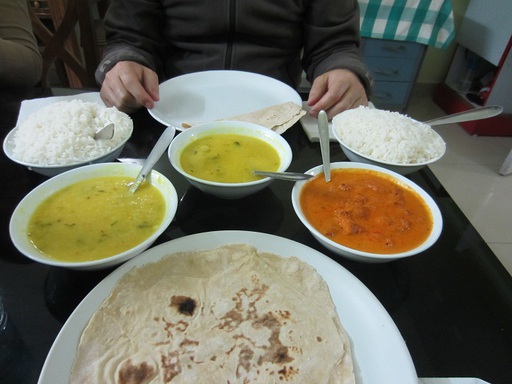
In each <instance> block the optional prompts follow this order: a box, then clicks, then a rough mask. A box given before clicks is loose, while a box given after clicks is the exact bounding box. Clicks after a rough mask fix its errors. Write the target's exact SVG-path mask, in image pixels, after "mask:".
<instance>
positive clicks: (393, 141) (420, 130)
mask: <svg viewBox="0 0 512 384" xmlns="http://www.w3.org/2000/svg"><path fill="white" fill-rule="evenodd" d="M332 123H333V130H334V131H335V133H336V135H337V137H338V138H339V139H341V140H342V141H343V143H344V144H345V145H346V146H347V147H349V148H351V149H353V150H355V151H357V152H359V153H361V154H363V155H365V156H368V157H369V158H371V159H373V160H377V161H382V162H389V163H394V164H418V163H425V162H427V161H430V160H433V159H435V158H438V157H440V156H442V155H443V154H444V152H445V147H446V144H445V142H444V141H443V139H442V138H441V137H440V136H439V135H438V134H437V133H436V132H435V131H434V130H433V129H432V128H431V127H430V126H429V125H428V124H424V123H421V122H419V121H417V120H414V119H411V118H410V117H408V116H405V115H402V114H400V113H398V112H391V111H385V110H380V109H375V108H370V107H365V106H360V107H357V108H354V109H351V110H347V111H345V112H342V113H340V114H338V115H336V116H335V117H334V118H333V120H332Z"/></svg>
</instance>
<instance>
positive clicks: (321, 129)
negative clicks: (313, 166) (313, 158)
mask: <svg viewBox="0 0 512 384" xmlns="http://www.w3.org/2000/svg"><path fill="white" fill-rule="evenodd" d="M318 136H319V138H320V151H321V152H322V162H323V164H324V176H325V182H329V181H331V157H330V152H329V151H330V148H329V123H328V120H327V113H325V111H324V110H322V111H320V112H318Z"/></svg>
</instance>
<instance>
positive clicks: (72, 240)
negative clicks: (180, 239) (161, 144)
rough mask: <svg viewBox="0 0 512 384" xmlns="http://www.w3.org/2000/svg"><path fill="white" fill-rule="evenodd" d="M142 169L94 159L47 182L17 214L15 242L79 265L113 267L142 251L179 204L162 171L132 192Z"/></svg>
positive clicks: (28, 252) (39, 256)
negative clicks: (98, 162) (94, 161)
mask: <svg viewBox="0 0 512 384" xmlns="http://www.w3.org/2000/svg"><path fill="white" fill-rule="evenodd" d="M140 168H141V167H140V166H138V165H134V164H123V163H102V164H93V165H87V166H83V167H80V168H75V169H72V170H70V171H67V172H64V173H61V174H59V175H57V176H55V177H53V178H51V179H49V180H47V181H46V182H44V183H42V184H41V185H39V186H38V187H36V188H35V189H33V190H32V191H31V192H29V193H28V194H27V195H26V196H25V197H24V198H23V200H21V202H20V203H19V204H18V206H17V207H16V209H15V210H14V212H13V214H12V217H11V221H10V224H9V232H10V236H11V239H12V242H13V243H14V245H15V247H16V248H17V249H18V250H19V251H20V252H21V253H22V254H24V255H25V256H26V257H28V258H30V259H32V260H35V261H37V262H40V263H43V264H47V265H52V266H58V267H65V268H70V269H76V270H94V269H103V268H109V267H113V266H116V265H118V264H121V263H123V262H125V261H127V260H129V259H131V258H133V257H134V256H136V255H138V254H140V253H141V252H143V251H144V250H146V249H147V248H149V247H150V246H151V245H152V244H153V242H154V241H155V240H156V239H157V238H158V237H159V236H160V235H161V234H162V233H163V232H164V231H165V230H166V229H167V227H168V226H169V224H170V223H171V221H172V220H173V218H174V215H175V214H176V211H177V208H178V195H177V192H176V189H175V188H174V186H173V184H172V183H171V182H170V181H169V180H168V179H167V178H166V177H165V176H164V175H162V174H161V173H159V172H157V171H154V170H153V171H151V172H150V174H149V175H148V177H147V178H146V181H144V182H143V183H142V184H141V186H140V187H139V188H138V189H137V191H135V193H131V192H130V191H129V186H130V185H131V184H132V183H133V181H134V179H135V177H136V176H137V174H138V172H139V171H140Z"/></svg>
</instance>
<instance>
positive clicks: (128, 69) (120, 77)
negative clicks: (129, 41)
mask: <svg viewBox="0 0 512 384" xmlns="http://www.w3.org/2000/svg"><path fill="white" fill-rule="evenodd" d="M100 96H101V99H102V100H103V102H104V103H105V105H106V106H107V107H116V108H117V109H119V110H120V111H122V112H126V113H130V112H134V111H136V110H137V109H139V108H141V107H146V108H148V109H151V108H153V107H154V105H155V101H158V99H159V94H158V75H157V74H156V73H155V72H154V71H153V70H151V69H149V68H147V67H145V66H143V65H141V64H138V63H135V62H133V61H120V62H119V63H117V64H116V65H114V66H113V67H112V68H111V69H110V70H109V71H108V72H107V73H106V75H105V80H104V81H103V84H102V85H101V90H100Z"/></svg>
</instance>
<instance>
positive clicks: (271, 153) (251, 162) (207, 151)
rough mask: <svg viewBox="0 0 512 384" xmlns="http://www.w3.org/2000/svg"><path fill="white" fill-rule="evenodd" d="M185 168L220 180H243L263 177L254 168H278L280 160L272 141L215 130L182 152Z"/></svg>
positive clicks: (212, 179)
mask: <svg viewBox="0 0 512 384" xmlns="http://www.w3.org/2000/svg"><path fill="white" fill-rule="evenodd" d="M180 163H181V166H182V167H183V169H184V170H185V172H187V173H188V174H190V175H193V176H195V177H197V178H200V179H203V180H209V181H215V182H219V183H243V182H247V181H254V180H258V179H260V178H261V177H260V176H255V175H253V174H252V171H253V170H255V169H258V170H262V171H277V169H278V168H279V165H280V164H281V160H280V159H279V154H278V152H277V151H276V149H275V148H273V147H272V146H271V145H270V144H269V143H267V142H265V141H263V140H261V139H258V138H255V137H251V136H246V135H240V134H230V133H226V134H215V135H210V136H204V137H200V138H198V139H196V140H194V141H193V142H191V143H190V144H188V145H187V146H186V147H185V149H184V150H183V152H182V153H181V156H180Z"/></svg>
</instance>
